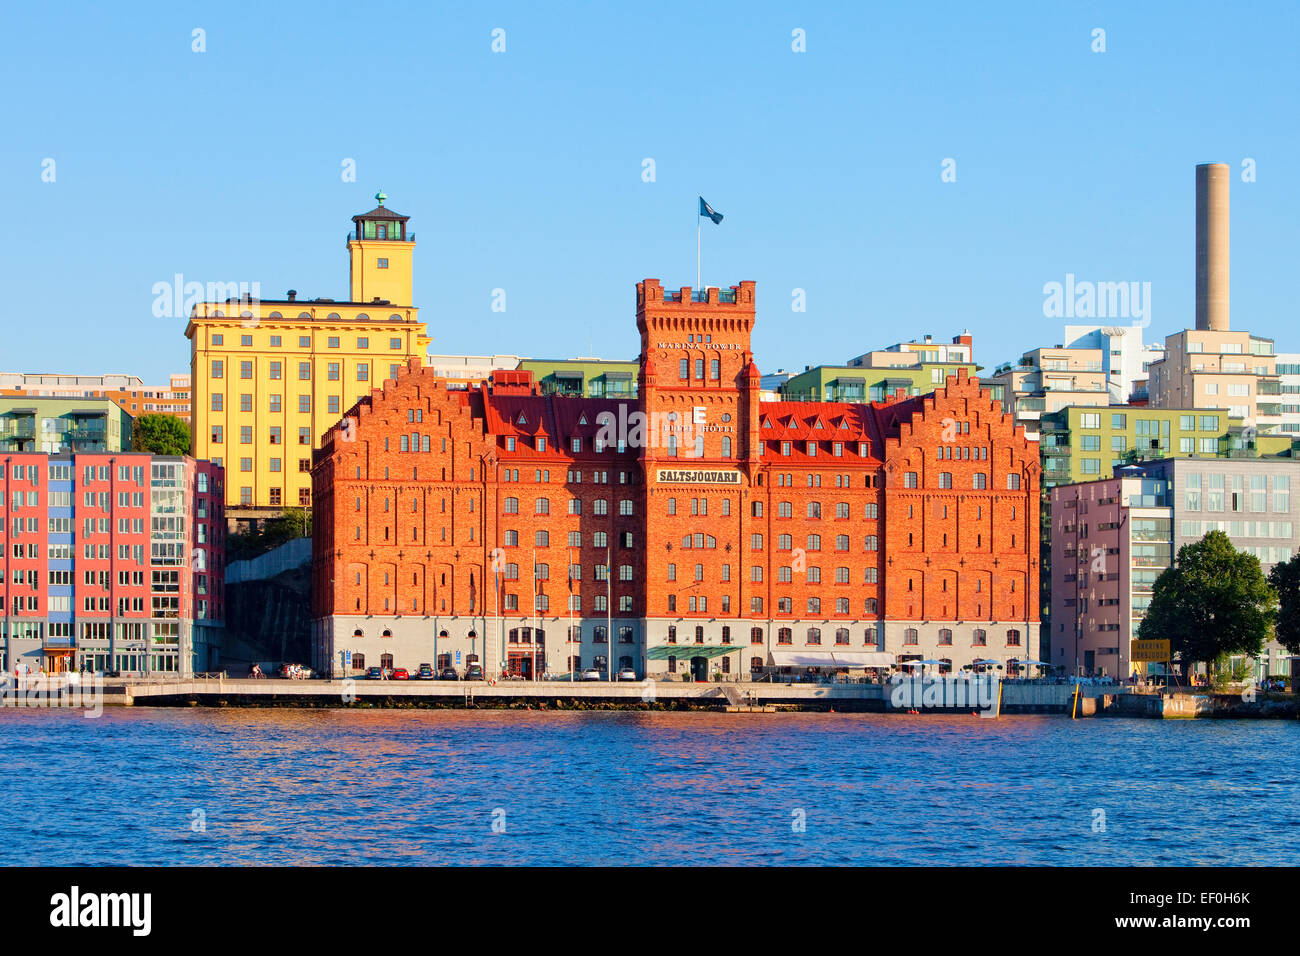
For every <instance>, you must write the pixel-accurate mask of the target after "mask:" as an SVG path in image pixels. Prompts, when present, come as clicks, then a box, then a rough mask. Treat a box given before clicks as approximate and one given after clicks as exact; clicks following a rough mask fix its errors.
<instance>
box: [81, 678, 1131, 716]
mask: <svg viewBox="0 0 1300 956" xmlns="http://www.w3.org/2000/svg"><path fill="white" fill-rule="evenodd" d="M909 684H910V682H905V684H904V685H903V686H904V690H905V694H904V695H903V699H902V701H901V702H898V705H897V706H896V701H895V699H894V697H895V695H894V691H895V687H896V685H894V684H891V683H884V684H881V683H871V682H851V683H813V682H805V683H790V684H786V683H771V682H752V683H725V682H724V683H713V682H697V683H692V682H687V681H652V680H645V681H622V682H615V683H610V682H607V681H592V682H585V681H577V682H570V681H563V680H559V681H500V682H498V683H495V684H493V683H490V682H487V681H391V680H385V681H381V680H355V681H340V680H283V679H271V678H259V679H253V678H234V679H232V678H227V677H214V678H195V679H189V680H174V679H173V680H163V679H155V680H142V679H129V678H109V679H106V680H105V681H104V703H105V704H106V705H113V704H120V705H127V706H130V705H136V706H186V705H199V706H253V707H256V706H289V707H293V706H301V707H345V706H359V707H476V708H527V707H535V708H538V709H548V708H554V709H611V708H613V709H624V708H626V709H643V708H651V709H662V710H721V711H732V712H751V711H752V712H761V711H778V710H811V711H826V710H842V711H850V710H851V711H865V712H888V711H907V710H915V709H929V710H947V711H953V712H967V713H968V712H971V711H975V710H984V711H996V710H997V709H998V706H999V705H998V690H999V682H998V681H996V680H993V681H983V680H979V681H970V682H967V681H964V680H959V681H947V682H937V686H938V690H937V691H932V692H931V693H930V696H929V698H928V699H926V700H923V699H922V694H924V687H925V686H926V685H916V686H908V685H909ZM926 684H927V685H928V684H929V682H928V681H927V682H926ZM1000 689H1001V692H1002V693H1001V705H1000V707H1001V710H1002V712H1007V713H1065V712H1067V710H1068V709H1069V707H1070V704H1071V701H1072V698H1073V688H1072V687H1070V686H1067V685H1063V684H1053V683H1045V682H1036V681H1028V682H1024V683H1016V682H1002V684H1001V688H1000ZM1115 690H1116V688H1104V687H1084V688H1082V690H1081V694H1080V697H1081V700H1083V701H1087V702H1088V703H1087V711H1088V713H1089V714H1091V713H1093V712H1094V711H1095V709H1096V704H1095V702H1094V701H1095V699H1096V698H1097V697H1099V696H1101V694H1102V693H1103V692H1109V693H1111V694H1114V692H1115ZM913 695H915V699H913ZM1083 710H1084V706H1083V705H1081V706H1080V712H1081V716H1082V711H1083Z"/></svg>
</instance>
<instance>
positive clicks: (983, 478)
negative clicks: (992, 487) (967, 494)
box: [973, 471, 989, 491]
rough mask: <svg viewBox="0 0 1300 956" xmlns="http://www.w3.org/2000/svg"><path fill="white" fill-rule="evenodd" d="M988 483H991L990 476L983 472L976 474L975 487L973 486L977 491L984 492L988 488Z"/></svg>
mask: <svg viewBox="0 0 1300 956" xmlns="http://www.w3.org/2000/svg"><path fill="white" fill-rule="evenodd" d="M988 483H989V476H988V475H986V474H984V472H982V471H977V472H975V479H974V486H973V487H974V488H975V490H977V491H983V490H984V489H985V488H987V487H988Z"/></svg>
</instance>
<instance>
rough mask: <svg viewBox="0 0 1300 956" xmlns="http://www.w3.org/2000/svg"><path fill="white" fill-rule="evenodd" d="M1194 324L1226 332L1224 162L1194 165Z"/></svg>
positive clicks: (1226, 244)
mask: <svg viewBox="0 0 1300 956" xmlns="http://www.w3.org/2000/svg"><path fill="white" fill-rule="evenodd" d="M1196 327H1197V328H1198V329H1212V330H1214V331H1216V332H1226V331H1228V165H1227V164H1226V163H1203V164H1201V165H1200V166H1197V167H1196Z"/></svg>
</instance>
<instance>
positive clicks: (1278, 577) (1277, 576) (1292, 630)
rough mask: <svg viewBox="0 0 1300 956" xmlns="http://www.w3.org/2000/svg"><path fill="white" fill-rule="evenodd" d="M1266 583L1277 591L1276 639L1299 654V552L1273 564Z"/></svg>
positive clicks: (1289, 649)
mask: <svg viewBox="0 0 1300 956" xmlns="http://www.w3.org/2000/svg"><path fill="white" fill-rule="evenodd" d="M1268 583H1269V584H1271V585H1273V590H1275V591H1277V599H1278V611H1277V622H1276V627H1277V639H1278V641H1279V643H1281V645H1282V646H1283V647H1285V648H1286V649H1287V650H1288V651H1290V652H1291V653H1292V654H1300V554H1296V555H1295V556H1293V557H1292V558H1291V560H1290V561H1283V562H1282V563H1280V564H1275V565H1273V570H1271V571H1269V572H1268Z"/></svg>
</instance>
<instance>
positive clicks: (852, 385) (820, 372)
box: [780, 332, 1002, 402]
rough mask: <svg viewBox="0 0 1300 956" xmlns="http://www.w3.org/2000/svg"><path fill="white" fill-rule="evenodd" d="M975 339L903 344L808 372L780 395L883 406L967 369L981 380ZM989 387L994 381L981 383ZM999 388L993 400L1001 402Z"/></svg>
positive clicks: (791, 381)
mask: <svg viewBox="0 0 1300 956" xmlns="http://www.w3.org/2000/svg"><path fill="white" fill-rule="evenodd" d="M974 351H975V346H974V340H973V339H972V338H971V335H970V333H969V332H963V333H962V334H961V335H956V336H953V340H952V343H951V344H947V343H943V342H936V341H935V340H934V337H933V336H931V335H927V336H925V337H924V338H923V339H921V340H920V341H917V340H915V339H914V340H912V341H910V342H899V343H897V344H896V345H891V346H889V347H888V348H883V349H877V350H875V351H873V352H867V353H865V354H863V355H859V356H856V357H854V358H851V359H849V360H848V362H846V363H845V364H843V365H818V366H815V367H808V368H805V369H804V370H803V371H802V372H799V373H797V374H795V375H792V376H791V377H790V378H789V379H788V380H787V381H785V382H783V383H782V384H781V385H780V393H781V397H782V398H783V399H785V400H787V401H792V402H883V401H885V400H886V399H888V398H892V397H893V396H894V395H896V394H897V393H898V392H899V391H902V393H903V394H904V395H907V396H912V395H925V394H928V393H929V392H933V391H934V390H935V389H936V388H941V387H942V386H943V383H944V382H945V381H946V380H947V379H948V377H949V376H950V375H956V374H957V373H958V371H959V370H961V369H965V370H966V372H967V374H969V375H970V376H971V377H972V378H974V377H976V376H978V374H979V370H980V368H979V366H978V365H976V364H975V354H974ZM981 384H983V385H984V387H986V388H991V387H992V385H991V383H988V382H984V383H981ZM1001 390H1002V389H1001V386H998V387H997V388H996V392H997V394H995V396H994V397H995V398H997V399H998V400H999V401H1001V399H1002V394H1001Z"/></svg>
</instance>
